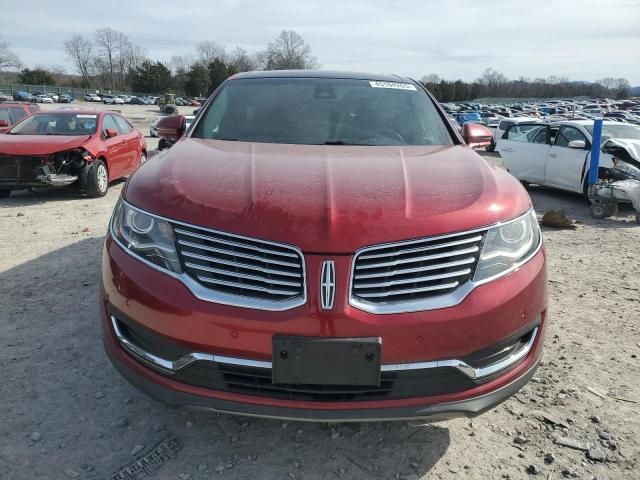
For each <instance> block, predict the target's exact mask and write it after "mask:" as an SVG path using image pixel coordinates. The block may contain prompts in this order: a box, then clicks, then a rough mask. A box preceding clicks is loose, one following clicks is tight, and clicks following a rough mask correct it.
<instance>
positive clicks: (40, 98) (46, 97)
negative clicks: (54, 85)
mask: <svg viewBox="0 0 640 480" xmlns="http://www.w3.org/2000/svg"><path fill="white" fill-rule="evenodd" d="M36 102H38V103H53V98H51V97H50V96H49V95H45V94H40V95H36Z"/></svg>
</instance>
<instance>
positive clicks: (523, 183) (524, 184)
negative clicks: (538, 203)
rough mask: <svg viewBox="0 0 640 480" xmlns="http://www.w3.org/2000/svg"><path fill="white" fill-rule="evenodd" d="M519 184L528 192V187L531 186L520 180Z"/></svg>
mask: <svg viewBox="0 0 640 480" xmlns="http://www.w3.org/2000/svg"><path fill="white" fill-rule="evenodd" d="M520 183H521V184H522V186H523V187H524V188H525V190H529V187H530V186H531V184H530V183H529V182H527V181H526V180H520Z"/></svg>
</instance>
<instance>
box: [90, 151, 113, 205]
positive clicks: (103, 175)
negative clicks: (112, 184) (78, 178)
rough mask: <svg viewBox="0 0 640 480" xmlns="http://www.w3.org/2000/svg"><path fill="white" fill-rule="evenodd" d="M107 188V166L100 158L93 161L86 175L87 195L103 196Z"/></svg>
mask: <svg viewBox="0 0 640 480" xmlns="http://www.w3.org/2000/svg"><path fill="white" fill-rule="evenodd" d="M108 189H109V172H107V166H106V165H105V164H104V162H103V161H102V160H100V159H98V160H96V161H95V162H93V165H92V166H91V170H90V171H89V174H88V176H87V195H89V196H90V197H104V196H105V194H106V193H107V190H108Z"/></svg>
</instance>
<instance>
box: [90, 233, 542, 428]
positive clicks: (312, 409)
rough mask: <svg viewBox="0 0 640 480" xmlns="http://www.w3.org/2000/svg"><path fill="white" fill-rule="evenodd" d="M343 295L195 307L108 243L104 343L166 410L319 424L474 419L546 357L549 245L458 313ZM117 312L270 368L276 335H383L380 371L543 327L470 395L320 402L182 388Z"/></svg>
mask: <svg viewBox="0 0 640 480" xmlns="http://www.w3.org/2000/svg"><path fill="white" fill-rule="evenodd" d="M315 257H316V256H313V255H308V256H307V258H306V260H307V266H308V267H309V268H308V271H307V272H308V275H309V276H310V278H313V277H314V273H315V271H316V270H318V268H319V264H320V263H321V262H320V260H322V259H324V257H321V258H320V259H316V258H315ZM336 264H337V271H339V272H340V271H342V272H343V273H344V274H346V275H348V265H349V258H344V259H341V258H336ZM341 267H344V268H345V269H344V270H343V269H342V268H341ZM310 290H312V289H310ZM313 290H315V289H313ZM166 292H171V294H170V295H167V294H166ZM344 293H345V292H343V293H342V295H343V296H342V297H340V296H339V295H338V296H337V297H336V307H335V308H334V311H333V312H331V313H330V314H327V313H324V312H322V313H320V312H318V306H317V298H314V297H313V295H311V298H310V299H309V301H308V302H307V304H305V305H303V306H300V307H297V308H295V309H291V310H289V311H285V312H265V311H255V310H248V309H243V308H238V307H229V306H225V305H219V304H213V303H210V302H205V301H202V300H198V299H197V298H195V297H194V296H193V294H191V292H189V291H188V290H187V289H186V288H185V287H184V285H183V284H182V283H180V282H179V281H177V280H175V279H173V278H171V277H169V276H167V275H165V274H162V273H160V272H157V271H156V270H154V269H152V268H149V267H147V266H146V265H143V264H142V263H140V262H139V261H138V260H136V259H134V258H132V257H131V256H130V255H128V254H127V253H125V252H124V251H123V250H122V249H121V248H120V247H119V246H118V245H117V244H115V243H114V242H113V241H112V240H111V239H110V238H109V237H107V241H106V244H105V252H104V256H103V296H102V302H101V307H102V308H101V311H102V314H103V322H102V325H103V331H104V343H105V348H106V351H107V353H108V355H109V358H110V359H111V361H112V362H113V364H114V365H115V366H116V368H117V369H118V370H119V371H120V372H121V373H122V374H123V376H125V378H127V379H128V380H130V381H131V382H132V383H133V384H135V385H136V386H138V387H139V388H140V389H142V390H143V391H145V392H146V393H148V394H149V395H151V396H152V397H154V398H156V399H158V400H160V401H162V402H164V403H166V404H169V405H172V406H175V407H182V406H191V407H198V408H210V409H213V410H219V411H224V412H229V413H238V414H246V415H257V416H266V417H278V418H292V419H300V420H321V421H355V420H374V419H375V420H382V419H403V418H422V417H430V418H431V419H432V420H434V419H447V418H452V417H456V416H474V415H478V414H480V413H482V412H484V411H486V410H487V409H490V408H492V407H493V406H495V405H497V404H498V403H500V402H501V401H503V400H504V399H506V398H508V397H509V396H510V395H512V394H513V393H515V392H516V391H517V390H518V389H519V388H521V387H522V386H523V385H524V384H525V383H526V382H527V381H528V380H529V378H530V377H531V376H532V375H533V373H534V371H535V369H536V367H537V365H538V363H539V360H540V358H541V355H542V344H543V339H544V332H545V330H546V302H547V296H546V268H545V259H544V250H541V251H540V252H539V253H538V254H537V255H536V256H535V257H534V258H533V259H532V260H531V261H530V262H528V263H527V264H525V265H523V266H522V267H521V268H520V269H519V270H517V271H516V272H513V273H512V274H510V275H509V276H507V277H504V278H502V279H499V280H496V281H495V282H492V283H491V284H489V285H485V286H482V287H479V288H477V289H476V290H475V291H473V292H472V293H471V294H470V295H469V296H468V297H467V298H466V299H465V300H464V301H463V302H462V303H461V304H460V305H457V306H455V307H451V308H446V309H440V310H434V311H428V312H414V313H407V314H394V315H374V314H369V313H366V312H362V311H360V310H357V309H354V308H353V307H351V306H350V305H348V300H347V298H346V297H345V296H344ZM111 312H119V314H122V315H123V317H124V318H129V319H132V321H133V322H135V324H137V325H139V326H141V327H143V328H146V329H149V330H150V331H153V332H154V333H156V334H158V335H160V336H162V337H163V338H166V339H167V340H169V341H170V342H171V343H172V344H175V345H179V346H180V347H181V348H183V349H185V350H186V351H188V352H196V353H198V352H200V353H203V354H204V355H207V354H208V356H209V357H212V358H213V357H233V358H239V359H247V360H248V361H249V362H254V363H262V364H266V363H269V362H270V360H271V354H272V352H271V339H272V336H273V335H274V334H287V335H303V336H323V337H366V336H379V337H381V338H382V339H383V346H384V348H383V351H382V363H383V368H384V367H385V366H386V367H388V366H393V365H415V364H418V363H420V364H433V363H437V362H438V361H439V359H460V358H462V359H464V358H473V355H474V352H477V351H482V350H483V349H487V348H488V347H491V346H494V345H496V344H499V343H500V342H501V341H503V340H504V339H506V338H508V337H510V336H513V335H514V333H517V332H519V331H522V329H523V328H524V329H526V328H530V329H532V328H534V327H536V326H537V328H538V329H537V330H536V332H535V334H534V335H533V341H532V343H531V345H529V348H528V350H527V352H526V355H525V356H524V357H523V358H519V359H517V361H515V362H513V363H511V364H510V365H508V366H507V367H505V368H503V369H501V370H499V371H496V372H490V373H491V374H490V375H488V376H487V377H486V378H483V379H482V381H481V382H476V383H469V384H468V385H467V386H466V387H465V388H462V389H457V390H449V391H445V390H442V389H440V390H437V389H436V390H437V391H431V390H430V389H429V388H427V387H425V386H422V387H421V388H418V389H416V391H415V394H414V395H405V396H404V397H393V396H391V397H387V398H385V397H381V396H361V397H358V398H355V399H350V400H349V401H343V400H341V399H340V398H337V399H333V398H324V399H322V401H317V399H316V398H315V397H312V396H311V397H302V396H285V395H275V394H274V395H271V394H266V395H265V394H261V395H259V394H256V393H254V392H247V391H245V392H239V391H238V390H231V389H224V388H218V386H217V384H211V383H206V382H198V381H193V377H191V378H190V379H188V381H185V380H184V379H183V378H181V377H180V376H179V375H175V374H174V373H175V372H168V371H166V369H165V371H162V368H159V369H158V368H155V367H156V366H154V365H150V363H149V362H145V361H141V359H140V358H141V357H140V356H139V355H132V352H131V351H130V350H127V349H126V348H125V347H124V346H123V343H122V339H118V335H117V332H116V329H115V328H114V325H113V323H112V319H111ZM536 319H539V320H536ZM536 321H537V323H536ZM208 352H212V353H208ZM176 358H178V357H176ZM167 367H171V365H168V364H167ZM461 368H462V369H464V366H462V365H461ZM169 369H170V368H169ZM214 373H219V372H214ZM383 373H384V372H383ZM429 381H431V380H429ZM423 387H424V388H423Z"/></svg>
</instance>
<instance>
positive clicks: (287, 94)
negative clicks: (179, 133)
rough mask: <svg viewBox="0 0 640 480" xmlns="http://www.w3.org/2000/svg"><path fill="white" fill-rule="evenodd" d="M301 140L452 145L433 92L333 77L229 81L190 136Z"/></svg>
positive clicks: (308, 143) (401, 84) (255, 139)
mask: <svg viewBox="0 0 640 480" xmlns="http://www.w3.org/2000/svg"><path fill="white" fill-rule="evenodd" d="M192 136H193V137H195V138H206V139H216V140H229V141H242V142H259V143H288V144H302V145H451V144H453V140H452V137H451V135H450V133H449V131H448V130H447V127H446V126H445V123H444V121H443V119H442V117H441V116H440V114H439V113H438V111H437V110H436V108H435V106H434V104H433V102H432V101H431V99H430V98H429V96H428V95H427V94H426V93H425V92H424V91H423V90H421V89H420V88H418V87H416V86H415V85H413V84H409V83H393V82H374V81H369V80H354V79H333V78H256V79H238V80H232V81H230V82H228V83H227V84H226V85H225V86H224V87H223V88H222V90H221V91H220V92H219V94H218V95H216V98H215V99H214V101H213V103H212V104H211V105H210V106H209V108H207V110H206V111H205V112H203V118H202V119H201V120H200V121H199V122H198V124H197V125H196V128H195V130H194V132H193V134H192Z"/></svg>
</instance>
